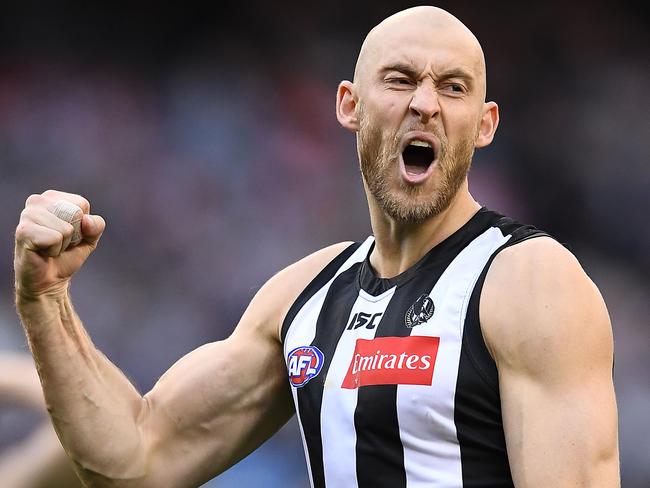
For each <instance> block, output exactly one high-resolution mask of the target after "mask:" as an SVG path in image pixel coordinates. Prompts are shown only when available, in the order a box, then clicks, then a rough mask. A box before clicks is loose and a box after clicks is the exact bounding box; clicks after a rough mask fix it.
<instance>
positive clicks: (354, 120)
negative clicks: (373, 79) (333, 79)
mask: <svg viewBox="0 0 650 488" xmlns="http://www.w3.org/2000/svg"><path fill="white" fill-rule="evenodd" d="M354 88H355V87H354V83H352V82H351V81H347V80H344V81H342V82H341V83H339V89H338V90H337V92H336V118H337V119H338V120H339V123H340V124H341V125H342V126H343V127H344V128H345V129H348V130H349V131H352V132H357V131H358V130H359V119H358V117H357V99H356V96H355V94H354Z"/></svg>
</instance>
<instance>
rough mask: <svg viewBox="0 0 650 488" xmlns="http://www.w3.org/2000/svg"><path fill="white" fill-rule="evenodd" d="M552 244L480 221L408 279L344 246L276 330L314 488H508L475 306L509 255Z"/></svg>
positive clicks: (532, 232)
mask: <svg viewBox="0 0 650 488" xmlns="http://www.w3.org/2000/svg"><path fill="white" fill-rule="evenodd" d="M541 235H546V234H544V233H542V232H541V231H538V230H537V229H535V228H533V227H530V226H524V225H521V224H519V223H517V222H515V221H513V220H511V219H509V218H506V217H503V216H502V215H499V214H497V213H495V212H492V211H490V210H487V209H485V208H483V209H481V210H479V211H478V212H477V213H476V214H475V215H474V216H473V217H472V218H471V219H470V220H469V221H468V222H467V223H466V224H465V225H464V226H463V227H462V228H461V229H459V230H458V231H457V232H455V233H454V234H453V235H451V236H450V237H449V238H447V239H446V240H444V241H443V242H442V243H440V244H438V245H437V246H435V247H434V248H433V249H431V251H429V252H428V253H427V254H426V255H425V256H424V257H423V258H422V259H421V260H420V261H419V262H417V263H416V264H415V265H414V266H412V267H411V268H410V269H408V270H407V271H405V272H403V273H402V274H400V275H398V276H396V277H394V278H390V279H383V278H378V277H377V276H376V275H375V273H374V271H373V269H372V268H371V266H370V264H369V260H368V256H369V254H370V252H371V251H372V248H373V245H374V239H373V238H372V237H369V238H368V239H367V240H366V241H365V242H363V243H356V244H353V245H350V247H348V248H347V249H346V250H345V251H343V252H342V253H341V254H340V255H339V256H337V257H336V258H335V259H334V260H332V261H331V262H330V263H329V264H328V266H326V267H325V268H324V269H323V270H322V271H321V272H320V274H319V275H318V276H317V277H316V278H315V279H314V280H313V281H312V282H311V283H310V284H309V285H308V286H307V288H306V289H305V290H304V291H303V292H302V294H301V295H300V296H299V297H298V299H297V300H296V302H295V303H294V304H293V306H292V307H291V309H290V310H289V313H288V314H287V317H286V319H285V321H284V324H283V327H282V340H283V345H284V353H285V359H286V363H287V371H288V374H289V381H290V383H291V386H292V388H291V389H292V392H293V398H294V401H295V406H296V413H297V415H298V419H299V422H300V428H301V433H302V438H303V443H304V446H305V455H306V458H307V466H308V470H309V475H310V479H311V484H312V487H315V488H322V487H327V488H355V487H359V488H380V487H387V488H399V487H405V488H424V487H427V488H430V487H445V488H449V487H490V488H497V487H505V486H513V483H512V478H511V475H510V467H509V464H508V457H507V453H506V446H505V439H504V433H503V425H502V418H501V405H500V398H499V386H498V377H497V369H496V365H495V363H494V361H493V360H492V358H491V356H490V354H489V352H488V351H487V348H486V346H485V343H484V341H483V337H482V334H481V329H480V324H479V315H478V314H479V312H478V311H479V298H480V293H481V288H482V285H483V281H484V279H485V275H486V273H487V269H488V267H489V264H490V263H491V261H492V259H493V258H494V256H495V255H496V254H497V253H498V252H499V251H500V250H501V249H503V248H505V247H508V246H511V245H513V244H516V243H518V242H521V241H523V240H526V239H529V238H531V237H537V236H541Z"/></svg>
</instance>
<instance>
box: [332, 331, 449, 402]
mask: <svg viewBox="0 0 650 488" xmlns="http://www.w3.org/2000/svg"><path fill="white" fill-rule="evenodd" d="M439 344H440V337H429V336H409V337H376V338H375V339H357V344H356V346H355V348H354V354H353V355H352V360H351V361H350V367H349V368H348V373H347V374H346V375H345V378H344V379H343V384H342V385H341V388H348V389H354V388H359V387H360V386H368V385H431V381H432V379H433V367H434V366H435V364H436V356H437V355H438V345H439Z"/></svg>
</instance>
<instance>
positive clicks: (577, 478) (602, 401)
mask: <svg viewBox="0 0 650 488" xmlns="http://www.w3.org/2000/svg"><path fill="white" fill-rule="evenodd" d="M336 107H337V118H338V120H339V122H340V123H341V125H342V126H343V127H344V128H346V129H348V130H350V131H352V132H354V133H355V134H356V135H357V148H358V152H359V159H360V165H361V168H362V173H363V178H364V181H363V183H364V187H365V189H366V195H367V199H368V206H369V212H370V219H371V224H372V229H373V233H374V235H375V238H376V244H375V247H374V249H373V252H372V254H371V256H370V261H371V264H372V266H373V267H374V269H375V271H376V272H377V274H378V275H380V276H383V277H393V276H395V275H397V274H399V273H400V272H402V271H404V270H406V269H408V268H409V267H410V266H411V265H412V264H413V263H415V262H416V261H417V260H419V259H420V258H421V257H422V256H423V255H424V254H425V253H426V252H427V251H428V250H430V249H431V248H432V247H433V246H435V245H436V244H438V243H440V242H441V241H442V240H444V239H445V238H446V237H448V236H449V235H451V234H452V233H453V232H454V231H456V230H457V229H459V228H460V227H461V226H462V225H463V224H464V223H466V222H467V221H468V220H469V219H470V218H471V216H472V215H473V214H474V213H475V212H476V211H477V210H478V209H479V208H480V205H479V204H478V203H477V202H476V201H475V200H474V199H473V198H472V196H471V194H470V193H469V190H468V183H467V171H468V169H469V165H470V162H471V157H472V154H473V150H474V149H475V148H481V147H484V146H487V145H489V144H490V143H491V142H492V139H493V137H494V134H495V132H496V129H497V126H498V123H499V113H498V107H497V105H496V104H495V103H494V102H487V101H486V100H485V61H484V58H483V52H482V50H481V47H480V45H479V43H478V41H477V40H476V38H475V37H474V35H473V34H472V33H471V32H470V31H469V30H468V29H467V28H466V27H465V26H464V25H463V24H462V23H460V21H458V20H457V19H456V18H455V17H453V16H452V15H450V14H449V13H447V12H445V11H443V10H441V9H437V8H435V7H416V8H413V9H409V10H406V11H403V12H400V13H398V14H396V15H394V16H392V17H389V18H388V19H386V20H385V21H384V22H382V23H381V24H379V25H378V26H377V27H376V28H375V29H373V30H372V31H371V33H370V34H369V35H368V38H367V39H366V41H365V42H364V45H363V48H362V50H361V54H360V56H359V60H358V63H357V67H356V70H355V77H354V81H343V82H341V84H340V85H339V88H338V92H337V105H336ZM412 137H416V138H419V139H420V140H424V141H427V142H428V143H429V144H430V145H431V147H433V148H434V149H435V153H436V154H435V159H434V161H433V163H432V165H431V166H430V168H429V169H428V170H427V171H428V172H427V173H426V174H425V176H422V177H421V178H419V179H418V181H416V182H414V180H413V178H411V177H410V176H409V175H408V174H405V171H404V165H403V164H402V162H401V161H402V160H401V150H402V149H403V148H402V145H403V144H404V143H405V141H408V140H409V138H412ZM61 199H64V200H68V201H70V202H72V203H75V204H76V205H78V206H80V207H81V208H82V209H83V210H84V213H85V214H86V215H85V216H84V219H83V222H82V233H83V236H84V240H83V242H82V244H81V245H80V246H78V247H75V248H73V249H70V250H66V251H65V252H63V253H61V242H63V239H65V238H66V237H68V236H69V235H70V233H71V232H72V228H71V226H70V225H69V224H66V223H65V222H63V221H61V220H58V219H56V218H54V217H53V216H52V215H51V214H49V212H47V207H48V206H51V205H52V204H53V203H55V202H56V201H58V200H61ZM432 202H433V203H432ZM104 225H105V224H104V221H103V220H102V219H101V217H98V216H91V215H90V204H89V203H88V201H87V200H86V199H84V198H83V197H80V196H79V195H72V194H67V193H61V192H54V191H49V192H45V193H44V194H42V195H34V196H32V197H30V198H29V199H28V200H27V203H26V207H25V210H24V211H23V213H22V214H21V219H20V223H19V224H18V228H17V230H16V254H15V268H16V303H17V309H18V312H19V314H20V316H21V319H22V321H23V324H24V327H25V330H26V333H27V336H28V338H29V343H30V346H31V348H32V352H33V354H34V357H35V359H36V363H37V366H38V370H39V374H40V378H41V382H42V386H43V389H44V392H45V397H46V401H47V404H48V408H49V411H50V413H51V416H52V419H53V422H54V425H55V428H56V429H57V432H58V434H59V437H60V438H61V441H62V443H63V445H64V446H65V447H66V450H67V452H68V454H69V455H70V457H71V458H72V459H73V461H74V463H75V465H76V468H77V470H78V473H79V474H80V476H81V477H82V478H83V479H84V480H85V482H86V483H87V484H88V486H99V487H101V486H111V487H115V486H120V487H122V486H125V487H135V486H137V487H149V486H152V487H153V486H156V487H157V486H166V487H172V488H173V487H185V486H196V485H198V484H200V483H202V482H204V481H206V480H208V479H210V478H211V477H213V476H215V475H216V474H218V473H220V472H222V471H223V470H225V469H227V467H228V466H230V465H232V464H233V463H235V462H236V461H237V460H239V459H241V458H242V457H243V456H245V455H246V454H247V453H249V452H250V451H252V450H253V449H254V448H255V447H257V446H258V445H259V444H260V443H261V442H263V441H264V440H265V439H266V438H268V437H269V436H270V435H271V434H272V433H273V432H275V431H276V430H277V429H278V428H279V427H280V426H281V425H282V424H283V423H284V422H286V420H287V419H288V418H289V417H290V416H291V415H292V413H293V407H292V405H291V395H290V391H289V387H288V382H287V379H286V368H285V365H284V359H283V353H282V346H281V344H280V341H279V328H280V326H281V324H282V321H283V319H284V316H285V315H286V313H287V310H288V309H289V307H290V306H291V304H292V303H293V301H294V300H295V299H296V297H297V296H298V295H299V293H300V292H301V291H302V289H303V288H304V287H305V286H306V285H307V283H309V282H310V281H311V279H312V278H313V277H315V276H316V275H317V274H318V272H319V271H320V270H321V269H322V268H323V267H324V266H325V265H326V264H327V263H328V262H329V261H330V260H331V259H332V258H333V257H334V256H335V255H337V254H338V253H339V252H341V250H343V249H344V248H345V247H346V246H347V245H348V244H347V243H341V244H337V245H334V246H331V247H329V248H325V249H323V250H321V251H318V252H317V253H314V254H313V255H310V256H308V257H306V258H304V259H303V260H301V261H299V262H298V263H296V264H294V265H292V266H290V267H288V268H287V269H285V270H283V271H281V272H280V273H278V274H277V275H276V276H274V277H273V278H271V280H269V282H268V283H267V284H266V285H264V287H262V289H261V290H260V291H259V293H258V294H257V295H256V296H255V298H254V299H253V300H252V302H251V303H250V305H249V307H248V309H247V310H246V312H245V313H244V315H243V317H242V319H241V321H240V322H239V324H238V325H237V328H236V329H235V331H234V332H233V334H232V336H231V337H229V338H228V339H226V340H224V341H221V342H217V343H212V344H207V345H205V346H203V347H200V348H199V349H197V350H196V351H194V352H192V353H190V354H188V355H187V356H185V357H184V358H182V359H181V360H180V361H179V362H178V363H176V364H175V365H174V366H173V367H172V368H171V369H170V370H169V371H168V372H167V373H165V375H163V377H162V378H161V379H160V381H159V382H158V383H157V384H156V385H155V386H154V388H153V389H152V391H150V392H149V393H147V394H146V395H144V396H142V395H141V394H140V393H138V392H137V391H136V390H135V388H134V387H133V386H132V385H131V384H130V383H129V381H128V380H127V379H126V378H125V377H124V375H123V374H122V373H121V372H120V371H119V369H117V368H116V367H115V366H114V365H113V364H111V363H110V362H109V361H108V360H107V359H106V358H105V357H104V356H103V355H102V354H101V352H100V351H98V350H97V349H96V348H95V346H94V345H93V344H92V341H91V339H90V338H89V337H88V335H87V333H86V332H85V330H84V329H83V326H82V323H81V320H80V319H79V317H78V316H77V315H76V314H75V312H74V309H73V308H72V302H71V300H70V296H69V293H68V283H69V280H70V278H71V276H72V275H73V274H74V273H75V272H76V271H77V270H79V268H80V267H81V266H82V265H83V263H84V261H85V259H86V258H87V257H88V255H89V254H90V253H91V252H92V250H93V249H94V248H95V247H96V245H97V243H98V240H99V237H100V236H101V234H102V232H103V230H104ZM480 319H481V327H482V331H483V335H484V338H485V341H486V344H487V346H488V349H489V350H490V352H491V354H492V356H493V358H494V360H495V362H496V364H497V366H498V370H499V381H500V388H501V397H502V410H503V424H504V429H505V434H506V441H507V448H508V456H509V460H510V466H511V470H512V475H513V479H514V481H515V484H516V486H518V487H533V488H536V487H540V488H541V487H548V486H553V487H565V486H566V487H569V486H570V487H575V486H580V487H600V486H602V487H612V486H618V484H619V481H618V443H617V427H616V423H617V422H616V401H615V397H614V389H613V384H612V375H611V367H612V354H613V352H612V350H613V347H612V336H611V326H610V323H609V318H608V316H607V311H606V308H605V305H604V303H603V301H602V298H601V297H600V294H599V293H598V290H597V289H596V287H595V286H594V285H593V283H591V281H590V280H589V278H588V277H587V276H586V275H585V273H584V271H583V270H582V269H581V267H580V265H579V264H578V262H577V261H576V260H575V258H574V257H573V256H572V255H571V254H570V253H569V252H568V251H566V249H564V248H563V247H562V246H560V245H559V244H557V243H556V242H555V241H553V240H551V239H548V238H537V239H532V240H530V241H526V242H523V243H521V244H518V245H515V246H512V247H511V248H508V249H507V250H506V251H504V252H502V253H501V254H499V255H498V256H497V257H496V258H495V260H494V262H493V264H492V265H491V267H490V270H489V272H488V275H487V278H486V281H485V285H484V287H483V292H482V295H481V302H480ZM143 347H144V345H143ZM244 356H245V357H246V358H247V359H246V360H243V359H242V358H244ZM251 358H253V359H252V360H251Z"/></svg>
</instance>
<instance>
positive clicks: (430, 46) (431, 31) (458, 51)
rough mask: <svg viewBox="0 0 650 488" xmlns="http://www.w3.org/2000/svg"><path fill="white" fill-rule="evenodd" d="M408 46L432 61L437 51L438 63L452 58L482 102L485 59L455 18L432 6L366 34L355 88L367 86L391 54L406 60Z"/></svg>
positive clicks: (400, 15) (398, 16)
mask: <svg viewBox="0 0 650 488" xmlns="http://www.w3.org/2000/svg"><path fill="white" fill-rule="evenodd" d="M410 46H419V47H420V48H422V49H424V50H427V51H430V55H431V57H432V59H433V58H434V56H435V55H436V54H437V51H439V52H440V55H441V56H442V57H443V58H445V59H441V60H440V61H441V62H446V61H447V59H446V58H447V57H449V56H453V57H455V62H457V63H460V64H462V65H464V66H465V67H467V68H470V69H471V70H472V71H473V72H474V74H475V76H476V80H475V81H476V88H477V90H478V91H480V92H482V95H483V97H482V98H483V99H484V98H485V57H484V55H483V50H482V49H481V45H480V43H479V42H478V39H476V37H475V36H474V34H472V32H471V31H470V30H469V29H468V28H467V27H466V26H465V25H464V24H463V23H462V22H461V21H460V20H458V19H457V18H456V17H454V16H453V15H451V14H450V13H449V12H447V11H445V10H442V9H441V8H437V7H432V6H420V7H413V8H409V9H406V10H402V11H401V12H397V13H396V14H394V15H391V16H390V17H388V18H386V19H384V20H383V21H382V22H380V23H379V24H378V25H376V26H375V27H374V28H373V29H372V30H371V31H370V32H369V33H368V35H367V36H366V39H365V40H364V42H363V45H362V46H361V51H360V53H359V57H358V59H357V64H356V67H355V70H354V82H355V84H359V85H363V84H364V83H366V82H367V78H368V76H370V75H371V74H372V73H373V72H374V71H375V70H376V69H377V68H378V66H379V65H380V64H381V63H382V62H383V61H384V60H385V59H387V57H389V56H390V55H391V54H393V55H396V54H398V53H400V52H403V53H404V55H405V56H409V53H408V52H407V51H406V50H405V48H407V47H410ZM407 61H409V62H410V61H412V60H411V59H407ZM434 61H436V60H435V59H434Z"/></svg>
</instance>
